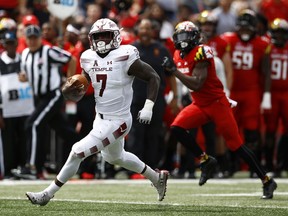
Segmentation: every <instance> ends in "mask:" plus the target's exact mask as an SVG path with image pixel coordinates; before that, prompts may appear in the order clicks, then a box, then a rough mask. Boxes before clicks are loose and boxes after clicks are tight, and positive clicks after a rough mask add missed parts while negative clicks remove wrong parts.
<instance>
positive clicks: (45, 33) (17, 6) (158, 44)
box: [0, 0, 288, 179]
mask: <svg viewBox="0 0 288 216" xmlns="http://www.w3.org/2000/svg"><path fill="white" fill-rule="evenodd" d="M78 7H79V8H78V10H77V11H76V13H75V14H73V16H71V17H69V18H67V19H66V20H64V21H62V20H59V19H58V18H57V17H55V16H53V15H51V14H50V13H49V11H48V10H47V8H46V3H45V1H33V0H26V1H25V0H23V1H16V0H15V1H12V0H10V1H5V0H3V1H2V0H0V34H1V42H2V43H1V45H0V53H5V52H6V51H7V46H6V45H5V42H6V43H8V41H14V40H16V41H17V43H16V45H17V47H15V48H16V50H15V51H16V53H17V55H21V53H22V51H23V50H24V49H25V48H26V47H27V44H26V40H25V35H24V31H25V28H27V27H28V26H29V25H38V26H39V27H40V28H41V31H42V34H41V36H42V43H43V44H45V45H49V46H57V47H60V48H62V49H64V50H66V51H68V52H69V53H71V54H72V55H73V56H74V57H75V58H76V61H77V63H76V73H81V68H80V63H79V57H80V55H81V53H82V52H83V51H84V50H85V49H88V48H89V41H88V37H87V35H88V33H89V29H90V28H91V26H92V25H93V23H94V22H95V21H96V20H98V19H100V18H103V17H108V18H110V19H112V20H114V21H115V22H116V23H117V24H118V25H119V26H120V27H121V28H122V31H121V38H122V44H132V45H134V46H136V47H137V48H138V50H139V52H140V57H141V59H142V60H143V61H145V62H147V63H149V64H150V65H151V66H152V67H153V68H154V69H155V70H156V71H157V73H158V74H159V76H160V78H161V87H160V91H159V95H158V99H157V102H156V103H155V107H154V113H153V119H152V121H151V124H150V125H141V126H140V125H138V124H137V123H136V122H134V123H133V126H132V129H131V132H130V134H128V136H127V137H126V147H125V148H127V150H128V151H131V152H133V153H134V154H136V155H137V156H138V157H139V158H140V159H141V160H143V161H144V162H145V163H147V164H148V165H149V166H150V167H152V168H161V169H167V170H169V171H171V175H172V177H174V178H195V170H196V169H197V163H198V162H197V161H194V159H193V157H192V156H191V154H192V155H193V152H189V150H187V149H185V148H184V147H182V146H181V145H180V144H179V143H177V141H176V139H175V138H174V137H173V136H171V134H170V132H169V126H170V124H171V122H172V121H173V119H174V118H175V116H176V115H177V113H178V112H179V110H181V109H182V108H183V107H185V106H186V105H188V104H189V103H191V102H192V101H191V98H190V94H189V91H188V90H187V89H186V88H184V87H183V86H181V84H180V83H178V82H177V83H176V80H173V79H171V77H169V76H166V74H165V72H164V70H163V68H162V67H161V63H162V59H163V57H164V56H169V57H170V58H171V57H173V53H174V51H175V48H174V44H173V40H172V37H173V32H174V27H175V26H176V25H177V23H179V22H181V21H185V20H190V21H192V22H194V23H195V24H197V25H199V28H200V29H201V31H202V32H206V35H205V34H203V43H207V44H209V45H210V46H211V47H212V48H213V47H214V48H215V49H214V50H215V52H214V55H217V57H219V60H220V61H221V62H222V63H223V67H224V71H225V74H226V77H225V81H224V83H223V85H224V86H226V88H225V91H226V94H227V95H229V96H231V99H235V98H233V96H234V95H235V94H233V84H234V85H235V80H233V70H235V64H237V60H239V59H235V57H234V56H231V53H230V48H231V44H230V40H229V36H227V34H228V32H235V31H236V26H237V25H236V23H237V17H238V15H239V14H240V13H241V11H243V10H244V9H250V10H252V11H253V12H255V17H256V18H257V22H256V23H255V33H256V34H257V35H259V36H261V37H263V38H265V40H266V41H267V43H268V44H271V43H272V42H271V35H270V34H269V33H270V30H271V28H272V27H271V25H272V24H273V21H275V19H277V18H278V19H281V20H284V21H285V20H286V22H288V13H287V11H288V2H287V1H285V0H263V1H260V0H235V1H232V0H195V1H192V0H79V6H78ZM203 12H204V13H203ZM205 13H206V14H207V16H205ZM205 22H208V23H209V24H212V27H213V28H214V29H213V28H212V30H210V34H211V35H213V37H216V36H217V37H219V38H220V39H217V40H213V42H211V41H210V43H209V40H210V39H211V38H209V27H207V28H208V30H207V28H206V29H205V27H204V24H205ZM281 28H283V30H286V31H283V35H285V34H286V35H287V34H288V26H286V25H285V23H284V24H283V27H282V26H281ZM7 33H9V34H10V36H9V35H8V36H5V35H6V34H7ZM13 34H14V35H13ZM211 35H210V37H211ZM205 37H206V41H205ZM285 43H286V45H285V49H286V56H287V58H286V60H285V59H284V63H283V69H282V68H281V69H280V68H279V67H280V66H279V65H278V64H276V65H274V67H275V68H276V71H277V70H281V72H283V74H284V73H285V75H286V76H285V75H284V78H286V79H287V69H288V65H287V59H288V48H287V46H288V45H287V36H286V38H285ZM217 44H218V47H217ZM219 47H220V48H219ZM284 54H285V52H284ZM271 55H272V54H271ZM245 60H247V61H249V59H248V58H247V59H245V58H243V61H245ZM248 63H249V62H248ZM272 69H273V68H272ZM61 70H62V73H63V82H64V81H65V78H66V77H67V65H66V66H64V67H63V68H62V69H61ZM18 72H20V71H18ZM0 73H1V74H0V86H1V88H0V89H1V91H2V90H3V82H5V80H4V79H2V76H3V73H5V72H3V68H2V67H1V68H0ZM259 73H260V72H259ZM274 76H276V75H274ZM284 78H283V79H284ZM249 79H250V77H249V74H246V75H245V77H244V80H241V82H239V80H236V81H238V83H237V85H238V86H240V87H239V88H241V87H243V89H245V85H246V81H245V80H247V81H248V80H249ZM257 82H258V81H257ZM256 84H257V85H258V84H259V85H260V83H255V85H256ZM287 84H288V81H287ZM272 86H273V84H272ZM287 86H288V85H287ZM25 88H26V87H25ZM27 88H28V87H27ZM133 89H134V97H133V102H132V106H131V111H132V115H133V112H134V113H138V111H139V107H142V106H143V103H144V102H143V100H144V101H145V98H146V96H145V94H146V90H145V88H143V83H141V81H139V80H135V82H134V85H133ZM231 91H232V92H231ZM287 92H288V87H286V88H283V89H281V94H282V95H284V96H287V99H288V93H287ZM236 96H237V95H236ZM236 96H235V97H236ZM23 97H24V96H23ZM31 97H32V96H31V95H30V96H29V94H28V95H26V98H30V99H31ZM272 98H273V92H272ZM244 100H245V99H244ZM252 100H253V98H252ZM272 105H273V104H272ZM282 106H283V109H282V110H285V108H286V110H288V104H287V102H286V103H284V102H283V104H282ZM238 107H242V103H241V101H238ZM2 108H3V109H4V108H5V107H3V105H2ZM258 108H259V110H260V107H256V109H258ZM27 109H28V108H27ZM245 109H246V110H244V112H246V111H247V112H248V113H249V110H250V109H255V107H253V106H249V105H247V106H245ZM279 110H280V109H279ZM3 111H4V110H3ZM29 112H31V111H30V110H28V113H27V112H24V113H21V115H20V116H16V117H17V118H18V117H20V118H22V123H21V124H23V128H24V121H25V119H26V117H27V115H29ZM2 113H3V112H2ZM63 113H65V115H66V116H67V119H68V120H69V122H70V123H71V125H72V126H73V127H74V128H75V130H76V131H77V133H79V135H80V137H84V136H85V135H87V133H88V132H89V131H90V130H91V128H92V124H93V122H92V121H93V119H94V115H95V110H94V99H93V89H92V87H91V86H90V87H89V89H88V91H87V93H86V95H85V97H84V98H83V99H82V100H81V101H80V102H78V103H77V104H75V103H73V102H71V101H66V103H65V106H63ZM262 114H263V113H262ZM286 117H287V115H286V114H285V113H282V111H281V112H280V111H279V116H273V118H274V119H276V118H277V119H276V120H277V121H272V120H269V121H265V120H264V119H266V118H265V114H263V115H261V117H260V118H259V119H256V121H258V125H259V127H258V128H257V132H256V134H255V133H254V132H253V133H250V132H251V130H250V131H248V133H246V132H247V131H245V126H244V125H241V121H240V120H239V128H240V129H243V139H244V140H246V141H247V143H248V146H249V147H250V148H251V149H252V150H253V151H254V152H255V153H256V154H257V155H258V157H259V159H260V160H261V161H262V163H263V164H264V165H265V167H266V169H267V170H268V171H270V172H272V173H273V174H274V175H275V176H277V177H281V174H282V173H283V171H287V170H288V162H287V159H286V157H285V153H288V129H287V127H288V126H287V125H286V124H288V119H286ZM7 118H11V117H9V116H8V117H6V116H3V115H1V118H0V127H1V131H2V138H3V134H4V137H5V136H6V138H3V139H2V145H1V148H0V152H1V149H2V153H3V154H2V156H1V158H0V171H1V172H0V179H1V178H11V177H12V174H11V172H10V170H12V169H15V168H17V167H18V166H24V165H25V157H26V155H27V151H28V150H27V147H26V143H25V138H23V136H25V135H23V133H24V132H23V128H22V131H21V127H20V128H17V129H16V128H15V129H13V127H12V129H11V127H8V125H7V124H6V122H7ZM13 118H14V116H13ZM23 118H24V119H23ZM133 118H134V119H135V118H137V116H136V114H135V115H133ZM278 118H279V120H278ZM5 120H6V122H5ZM271 122H276V123H273V124H274V127H273V128H271V124H272V123H271ZM265 123H266V124H265ZM21 124H20V125H19V124H18V126H21ZM275 124H276V125H275ZM8 128H9V129H8ZM48 129H49V128H48ZM5 130H6V131H5ZM7 130H9V133H7ZM14 132H15V133H16V132H17V133H19V135H17V139H13V140H12V137H14V138H16V136H14V135H13V134H14ZM193 133H195V137H196V139H197V141H198V142H200V143H201V144H202V147H203V148H204V149H205V150H206V151H207V152H208V153H209V154H210V155H214V156H215V157H216V158H217V160H218V163H219V168H218V170H217V173H215V177H217V178H223V177H231V176H233V174H234V173H235V172H237V171H239V170H247V167H246V165H245V164H244V163H243V161H240V160H239V159H238V158H236V157H235V156H234V155H233V154H232V153H231V152H229V151H228V150H227V149H226V148H225V147H224V146H225V145H223V139H222V138H221V136H220V135H219V134H217V130H216V129H215V128H214V127H213V125H205V126H204V127H202V128H198V129H195V131H193ZM257 133H258V134H257ZM7 136H8V137H7ZM45 137H47V140H48V141H47V143H43V145H46V158H45V160H46V162H47V163H46V165H45V167H43V171H45V172H54V171H55V172H57V171H58V170H57V169H59V168H60V167H62V165H63V161H65V160H66V158H67V156H68V153H69V152H70V149H71V146H72V144H73V143H69V142H67V141H66V140H62V139H60V138H58V135H57V133H56V134H55V133H54V132H53V130H52V131H51V130H47V134H45ZM251 140H252V141H251ZM28 149H29V148H28ZM59 152H60V153H59ZM52 165H55V167H54V166H52ZM117 171H119V170H117V167H113V166H111V165H109V164H107V163H104V162H103V161H102V160H101V158H100V155H98V154H97V155H95V156H91V157H89V158H87V159H86V160H85V161H84V162H83V164H82V165H81V167H80V169H79V173H78V174H79V177H80V178H85V179H93V178H114V177H115V175H116V174H117ZM121 171H123V170H121ZM127 175H128V177H129V178H141V175H135V174H134V173H127ZM250 177H253V173H251V174H250ZM38 178H45V176H43V175H40V176H38Z"/></svg>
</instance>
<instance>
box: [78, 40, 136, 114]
mask: <svg viewBox="0 0 288 216" xmlns="http://www.w3.org/2000/svg"><path fill="white" fill-rule="evenodd" d="M137 59H139V52H138V50H137V48H136V47H134V46H131V45H121V46H120V47H119V48H117V49H114V50H112V51H110V53H109V54H108V55H107V56H106V57H104V58H101V57H100V56H99V55H98V54H97V53H96V52H95V51H92V50H91V49H89V50H86V51H85V52H83V53H82V55H81V57H80V64H81V68H82V69H83V70H84V71H85V72H86V73H88V74H89V76H90V78H91V82H92V86H93V88H94V97H95V101H96V111H97V112H98V113H101V114H106V115H113V116H122V115H128V114H129V113H130V105H131V102H132V98H133V89H132V83H133V80H134V76H130V75H128V70H129V68H130V66H131V65H132V64H133V62H135V61H136V60H137Z"/></svg>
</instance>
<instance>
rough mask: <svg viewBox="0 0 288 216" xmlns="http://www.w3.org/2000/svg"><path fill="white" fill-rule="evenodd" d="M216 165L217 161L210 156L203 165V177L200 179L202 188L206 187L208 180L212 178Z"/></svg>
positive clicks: (201, 166)
mask: <svg viewBox="0 0 288 216" xmlns="http://www.w3.org/2000/svg"><path fill="white" fill-rule="evenodd" d="M216 165H217V160H216V159H215V158H213V157H211V156H209V158H208V159H207V160H206V161H205V162H203V163H201V165H200V169H201V176H200V179H199V185H200V186H202V185H204V184H205V183H206V181H207V180H208V179H210V178H212V176H213V174H214V172H215V170H216Z"/></svg>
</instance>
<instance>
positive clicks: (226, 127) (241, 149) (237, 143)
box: [213, 106, 277, 199]
mask: <svg viewBox="0 0 288 216" xmlns="http://www.w3.org/2000/svg"><path fill="white" fill-rule="evenodd" d="M214 110H216V107H214ZM217 110H218V112H217V113H214V115H213V118H214V121H215V124H216V125H217V127H218V129H219V131H220V133H221V134H223V137H224V139H225V141H226V143H227V146H228V148H229V149H230V150H231V151H234V152H236V153H237V154H238V155H239V156H240V157H241V158H243V159H244V161H245V162H246V163H247V164H248V165H249V167H250V168H251V169H252V170H254V171H255V173H256V174H257V176H258V177H259V178H260V179H261V181H262V183H263V196H262V198H263V199H271V198H273V192H274V190H275V189H276V188H277V184H276V182H275V181H274V180H273V179H271V178H270V177H269V176H267V174H266V171H265V170H264V168H263V167H262V166H261V164H260V161H259V160H258V159H257V158H256V156H255V154H254V153H253V152H252V151H251V150H250V149H249V148H248V147H247V146H246V145H243V141H242V139H241V137H240V135H239V132H238V127H237V124H236V121H235V119H234V117H233V113H232V110H231V108H230V107H228V106H227V107H226V106H218V108H217Z"/></svg>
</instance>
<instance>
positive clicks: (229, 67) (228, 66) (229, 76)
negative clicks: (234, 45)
mask: <svg viewBox="0 0 288 216" xmlns="http://www.w3.org/2000/svg"><path fill="white" fill-rule="evenodd" d="M222 61H223V64H224V67H225V74H226V84H227V89H228V90H230V89H231V87H232V82H233V64H232V60H231V56H230V53H229V52H227V51H226V52H225V53H224V55H223V56H222Z"/></svg>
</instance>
